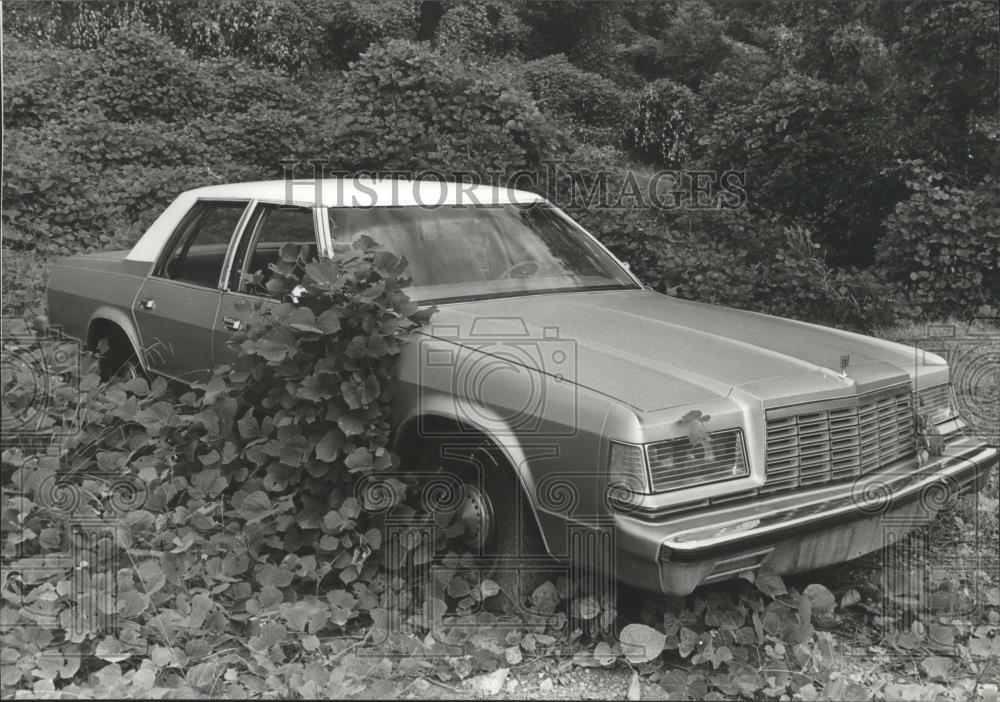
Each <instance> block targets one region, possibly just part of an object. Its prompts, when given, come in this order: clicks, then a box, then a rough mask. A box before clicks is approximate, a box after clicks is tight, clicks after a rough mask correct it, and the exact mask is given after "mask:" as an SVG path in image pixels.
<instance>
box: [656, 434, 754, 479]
mask: <svg viewBox="0 0 1000 702" xmlns="http://www.w3.org/2000/svg"><path fill="white" fill-rule="evenodd" d="M646 454H647V456H648V458H649V476H650V482H651V484H652V488H653V492H667V491H670V490H680V489H681V488H688V487H695V486H698V485H707V484H709V483H717V482H720V481H723V480H732V479H734V478H744V477H746V476H748V475H750V467H749V463H748V461H747V455H746V445H745V442H744V440H743V432H742V431H741V430H740V429H726V430H725V431H714V432H710V433H709V434H708V435H707V436H706V437H705V438H704V440H702V441H701V442H700V443H697V444H695V443H692V442H691V440H690V439H688V438H687V437H682V438H678V439H670V440H668V441H659V442H657V443H655V444H649V445H647V446H646Z"/></svg>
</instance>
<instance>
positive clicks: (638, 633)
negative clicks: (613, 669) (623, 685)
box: [618, 624, 667, 664]
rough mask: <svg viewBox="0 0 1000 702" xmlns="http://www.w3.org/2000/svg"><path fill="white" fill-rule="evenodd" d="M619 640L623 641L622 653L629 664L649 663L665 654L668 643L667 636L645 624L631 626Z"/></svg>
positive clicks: (625, 629)
mask: <svg viewBox="0 0 1000 702" xmlns="http://www.w3.org/2000/svg"><path fill="white" fill-rule="evenodd" d="M618 639H619V640H620V641H621V645H622V653H624V654H625V657H626V658H628V661H629V663H632V664H639V663H647V662H649V661H651V660H653V659H654V658H656V657H657V656H659V655H660V654H661V653H662V652H663V645H664V644H665V643H666V641H667V637H666V635H665V634H663V633H661V632H659V631H657V630H656V629H654V628H653V627H651V626H646V625H645V624H629V625H627V626H626V627H625V628H624V629H622V631H621V634H619V636H618Z"/></svg>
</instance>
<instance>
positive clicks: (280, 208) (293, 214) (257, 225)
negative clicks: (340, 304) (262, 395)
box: [214, 203, 326, 364]
mask: <svg viewBox="0 0 1000 702" xmlns="http://www.w3.org/2000/svg"><path fill="white" fill-rule="evenodd" d="M325 216H326V215H325V210H323V209H322V208H313V207H298V206H289V205H277V204H270V203H259V204H258V205H257V206H256V207H255V208H254V211H253V213H252V214H251V215H250V218H249V220H248V223H247V226H246V227H245V228H244V230H243V235H242V237H241V238H240V242H239V245H238V246H237V247H236V252H235V254H234V255H233V263H232V268H231V270H230V272H229V276H228V280H227V284H226V286H225V287H226V290H225V291H224V292H223V294H222V300H221V302H220V304H219V309H218V314H217V315H216V321H215V332H214V337H215V342H214V343H215V359H216V363H217V364H219V363H232V362H233V360H235V358H236V352H235V351H234V350H233V349H231V348H230V347H229V340H230V339H231V338H232V336H233V334H234V333H235V332H236V331H238V330H241V329H245V328H246V326H247V325H248V324H251V323H253V321H254V319H255V317H259V315H260V312H259V311H257V310H256V309H255V308H256V306H257V303H259V302H261V301H262V300H263V301H264V302H265V304H267V303H268V302H277V301H278V296H276V295H274V294H272V293H270V292H269V291H268V290H267V287H266V286H267V281H268V279H269V278H270V277H271V275H272V272H271V269H270V266H271V264H274V263H277V262H278V260H279V252H280V250H281V247H282V246H284V245H285V244H295V245H297V246H300V247H301V246H304V247H306V248H307V251H306V260H312V259H314V258H316V257H317V255H318V252H319V251H321V250H322V249H321V248H320V247H319V242H320V240H321V239H320V237H321V236H322V232H321V231H320V228H321V227H322V223H323V221H324V219H323V218H324V217H325Z"/></svg>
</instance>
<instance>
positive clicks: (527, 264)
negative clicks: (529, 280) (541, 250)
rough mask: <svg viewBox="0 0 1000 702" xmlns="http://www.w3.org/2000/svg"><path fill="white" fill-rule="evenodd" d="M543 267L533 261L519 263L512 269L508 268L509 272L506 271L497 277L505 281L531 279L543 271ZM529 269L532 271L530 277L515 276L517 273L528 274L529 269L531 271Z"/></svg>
mask: <svg viewBox="0 0 1000 702" xmlns="http://www.w3.org/2000/svg"><path fill="white" fill-rule="evenodd" d="M541 267H542V264H540V263H539V262H538V261H532V260H530V259H529V260H527V261H519V262H518V263H515V264H514V265H513V266H511V267H510V268H508V269H507V270H505V271H504V272H503V273H501V274H500V275H499V276H498V277H497V280H503V279H505V278H526V277H530V276H531V275H534V274H535V273H537V272H538V271H539V270H540V269H541ZM529 268H530V269H531V273H530V274H529V275H528V276H525V275H514V274H515V273H521V272H522V271H523V272H527V269H529Z"/></svg>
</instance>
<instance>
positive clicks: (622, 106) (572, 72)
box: [518, 54, 634, 131]
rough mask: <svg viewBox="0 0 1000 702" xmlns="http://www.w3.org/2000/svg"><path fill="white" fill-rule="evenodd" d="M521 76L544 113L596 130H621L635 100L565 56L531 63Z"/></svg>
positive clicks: (550, 57)
mask: <svg viewBox="0 0 1000 702" xmlns="http://www.w3.org/2000/svg"><path fill="white" fill-rule="evenodd" d="M518 74H519V76H520V77H521V78H522V79H523V80H524V81H525V84H526V87H527V88H528V90H529V91H530V92H531V94H532V95H533V96H534V98H535V100H536V101H537V102H538V105H539V107H541V108H542V110H544V111H546V112H552V113H554V114H559V115H567V116H569V117H570V118H571V119H572V120H573V121H574V122H577V123H580V124H585V125H590V126H593V127H603V128H607V129H614V130H616V131H617V130H620V129H621V125H622V123H623V122H624V121H625V119H626V117H627V116H628V112H629V109H630V108H631V107H632V105H631V103H632V101H633V100H634V97H633V95H632V94H631V93H630V92H628V91H624V90H622V89H621V88H619V87H618V85H616V84H615V83H614V82H613V81H610V80H608V79H607V78H604V77H603V76H600V75H598V74H596V73H589V72H587V71H584V70H582V69H580V68H577V67H576V66H574V65H573V64H571V63H570V62H569V60H568V59H567V58H566V56H565V55H564V54H555V55H552V56H546V57H545V58H541V59H536V60H534V61H528V62H527V63H525V64H523V65H522V66H521V68H520V70H519V71H518Z"/></svg>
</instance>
